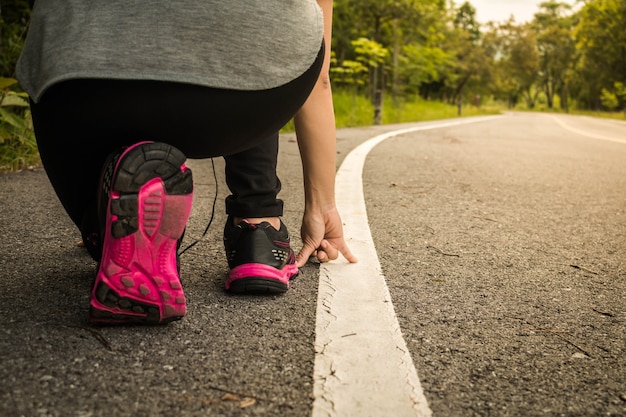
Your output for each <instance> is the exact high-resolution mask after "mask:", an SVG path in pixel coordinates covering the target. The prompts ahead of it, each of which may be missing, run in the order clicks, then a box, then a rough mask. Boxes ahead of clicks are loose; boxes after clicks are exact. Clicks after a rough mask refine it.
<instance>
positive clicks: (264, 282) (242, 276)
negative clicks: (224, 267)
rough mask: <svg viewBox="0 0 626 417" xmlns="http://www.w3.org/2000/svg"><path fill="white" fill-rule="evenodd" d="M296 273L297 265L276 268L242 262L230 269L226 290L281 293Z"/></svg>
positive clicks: (237, 292) (285, 289) (246, 292)
mask: <svg viewBox="0 0 626 417" xmlns="http://www.w3.org/2000/svg"><path fill="white" fill-rule="evenodd" d="M297 275H298V267H297V266H296V265H295V264H288V265H285V266H284V267H283V269H276V268H274V267H271V266H269V265H265V264H243V265H239V266H237V267H235V268H233V269H231V270H230V272H229V273H228V280H227V281H226V290H227V291H230V292H232V293H236V294H281V293H284V292H286V291H287V290H288V289H289V281H290V280H292V279H294V278H295V277H296V276H297Z"/></svg>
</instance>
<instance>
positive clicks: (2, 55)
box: [0, 0, 39, 172]
mask: <svg viewBox="0 0 626 417" xmlns="http://www.w3.org/2000/svg"><path fill="white" fill-rule="evenodd" d="M31 3H32V2H31V1H25V0H12V1H7V2H5V3H3V4H2V9H0V172H5V171H17V170H20V169H23V168H27V167H29V166H31V165H35V164H38V163H39V154H38V151H37V144H36V142H35V136H34V133H33V126H32V122H31V117H30V109H29V105H28V95H27V94H26V93H24V92H23V91H22V90H21V89H20V88H19V85H18V84H17V80H16V79H15V65H16V63H17V59H18V58H19V55H20V53H21V50H22V45H23V42H24V37H25V34H26V29H27V26H28V21H29V19H30V10H31V7H32V4H31Z"/></svg>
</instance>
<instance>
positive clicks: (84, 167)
mask: <svg viewBox="0 0 626 417" xmlns="http://www.w3.org/2000/svg"><path fill="white" fill-rule="evenodd" d="M323 57H324V48H323V47H322V49H321V50H320V53H319V55H318V57H317V59H316V61H315V62H314V64H313V65H312V66H311V67H310V68H309V69H308V70H307V71H306V72H305V73H304V74H302V75H301V76H300V77H298V78H296V79H295V80H293V81H291V82H289V83H288V84H285V85H283V86H281V87H277V88H274V89H270V90H262V91H238V90H225V89H215V88H207V87H201V86H197V85H193V84H180V83H171V82H162V81H143V80H142V81H137V80H112V79H107V80H104V79H76V80H70V81H64V82H60V83H58V84H55V85H53V86H52V87H51V88H49V89H48V90H47V91H46V92H45V93H44V95H43V97H42V98H41V100H40V101H39V102H38V103H33V104H32V115H33V122H34V126H35V134H36V137H37V144H38V146H39V152H40V154H41V159H42V162H43V164H44V167H45V169H46V172H47V174H48V177H49V178H50V182H51V183H52V186H53V187H54V190H55V191H56V193H57V195H58V197H59V199H60V200H61V203H62V204H63V207H64V208H65V210H66V211H67V213H68V214H69V216H70V218H71V219H72V220H73V221H74V223H75V224H76V225H77V226H78V227H80V225H81V222H82V218H83V216H84V215H85V213H86V211H87V210H89V209H90V207H93V204H94V199H95V196H96V195H97V186H98V181H99V177H100V172H101V170H102V166H103V164H104V161H105V159H106V157H107V156H108V155H109V154H110V153H111V152H114V151H116V150H118V149H119V148H121V147H122V146H128V145H131V144H133V143H136V142H139V141H144V140H152V141H159V142H165V143H168V144H170V145H173V146H175V147H176V148H178V149H180V150H181V151H183V152H184V153H185V155H187V157H189V158H209V157H215V156H224V157H225V160H226V181H227V184H228V187H229V188H230V191H231V193H232V195H230V196H229V197H228V198H227V200H226V211H227V213H228V214H230V215H233V216H237V217H270V216H281V215H282V214H283V203H282V201H281V200H279V199H277V198H276V196H277V194H278V192H279V191H280V187H281V184H280V180H279V179H278V177H277V176H276V161H277V156H278V131H279V129H280V128H281V127H282V126H284V125H285V123H287V122H288V121H289V120H290V119H291V118H292V117H293V116H294V114H295V113H296V112H297V111H298V109H299V108H300V107H301V106H302V104H303V103H304V101H305V100H306V98H307V97H308V95H309V94H310V92H311V90H312V88H313V86H314V85H315V82H316V80H317V78H318V76H319V73H320V70H321V66H322V61H323Z"/></svg>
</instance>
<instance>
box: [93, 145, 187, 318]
mask: <svg viewBox="0 0 626 417" xmlns="http://www.w3.org/2000/svg"><path fill="white" fill-rule="evenodd" d="M185 159H186V158H185V155H184V154H183V153H182V152H180V151H179V150H178V149H176V148H174V147H171V146H169V145H166V144H163V143H142V144H139V145H136V146H133V147H131V148H129V149H127V150H126V151H125V152H124V153H123V154H122V156H121V157H120V158H119V161H118V163H117V166H116V167H115V169H114V177H113V181H112V185H111V190H110V192H109V193H110V198H109V203H108V207H107V213H106V229H105V237H104V244H103V252H102V260H101V262H100V266H99V268H98V274H97V276H96V282H95V284H94V288H93V291H92V294H91V305H90V320H91V321H92V322H94V323H107V324H162V323H168V322H170V321H173V320H179V319H181V318H182V317H183V316H184V315H185V314H186V312H187V307H186V300H185V294H184V292H183V287H182V284H181V282H180V276H179V271H178V262H177V257H176V250H177V246H178V239H179V238H180V237H181V236H182V234H183V232H184V230H185V227H186V224H187V219H188V218H189V215H190V213H191V203H192V198H193V180H192V175H191V170H189V169H187V168H186V166H185V164H184V162H185Z"/></svg>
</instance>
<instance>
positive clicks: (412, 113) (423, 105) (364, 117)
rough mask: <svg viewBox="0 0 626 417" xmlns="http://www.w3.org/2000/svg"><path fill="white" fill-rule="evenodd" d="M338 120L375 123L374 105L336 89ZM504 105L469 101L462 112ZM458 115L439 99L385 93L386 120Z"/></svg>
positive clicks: (497, 109) (289, 129)
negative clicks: (395, 98) (395, 101)
mask: <svg viewBox="0 0 626 417" xmlns="http://www.w3.org/2000/svg"><path fill="white" fill-rule="evenodd" d="M333 105H334V106H335V121H336V126H337V128H344V127H357V126H370V125H372V124H374V105H373V104H372V103H371V101H370V100H369V99H368V98H367V97H365V96H362V95H358V94H354V93H352V92H350V91H347V90H335V91H334V92H333ZM502 109H503V107H502V106H500V105H498V104H497V103H488V104H487V105H483V106H481V107H476V106H471V105H467V106H464V107H463V110H462V116H463V117H466V116H482V115H488V114H498V113H500V112H501V110H502ZM455 117H458V109H457V107H456V106H455V105H451V104H447V103H442V102H440V101H428V100H424V99H421V98H418V99H415V100H412V101H409V100H400V101H398V103H394V101H393V98H392V97H385V98H384V102H383V121H382V122H383V124H394V123H411V122H421V121H427V120H441V119H451V118H455ZM294 130H295V129H294V126H293V122H289V123H288V124H287V126H285V127H284V128H283V130H282V131H283V132H293V131H294Z"/></svg>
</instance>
